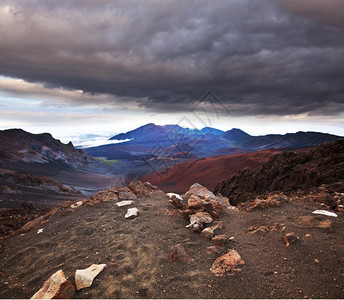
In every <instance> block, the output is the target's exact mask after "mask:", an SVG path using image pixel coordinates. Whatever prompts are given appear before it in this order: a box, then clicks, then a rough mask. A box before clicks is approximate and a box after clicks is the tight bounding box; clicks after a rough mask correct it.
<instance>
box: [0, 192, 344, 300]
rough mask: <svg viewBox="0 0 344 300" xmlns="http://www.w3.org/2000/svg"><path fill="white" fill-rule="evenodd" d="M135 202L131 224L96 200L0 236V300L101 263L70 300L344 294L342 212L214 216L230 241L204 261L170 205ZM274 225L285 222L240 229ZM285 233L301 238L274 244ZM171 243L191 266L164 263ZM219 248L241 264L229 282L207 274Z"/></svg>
mask: <svg viewBox="0 0 344 300" xmlns="http://www.w3.org/2000/svg"><path fill="white" fill-rule="evenodd" d="M132 206H133V205H132ZM134 206H135V207H137V208H138V209H139V210H140V215H139V217H137V218H135V219H133V220H126V219H124V215H125V212H126V209H127V208H125V207H117V206H116V205H115V202H113V201H110V202H101V203H98V204H96V205H94V206H81V207H79V208H77V209H75V212H74V213H69V214H67V213H63V214H62V215H61V214H56V215H55V216H53V217H52V218H51V219H49V220H48V222H46V223H45V224H43V225H40V226H39V227H36V228H33V229H32V230H31V231H30V232H28V233H26V234H25V235H23V236H20V235H14V236H11V237H9V238H7V239H5V241H4V243H5V246H6V248H5V254H3V255H2V256H1V257H0V259H1V261H0V271H1V273H0V279H1V289H0V297H1V298H29V297H31V296H32V295H33V294H34V293H35V292H36V291H37V290H38V289H39V288H40V287H41V286H42V284H43V283H44V281H45V280H46V279H47V278H49V277H50V276H51V275H52V274H53V273H54V272H55V271H57V270H59V269H62V270H63V271H64V272H65V274H66V276H68V277H69V280H71V281H72V282H73V281H74V278H73V276H74V272H75V270H76V269H78V268H86V267H88V266H90V265H91V264H93V263H106V264H107V267H106V268H105V270H104V271H103V272H102V273H101V274H100V275H99V276H98V277H97V278H96V279H95V281H94V283H93V286H92V287H90V288H87V289H84V290H81V291H79V292H77V293H76V298H306V297H311V298H344V286H343V282H344V258H343V253H344V235H343V229H344V226H343V223H344V221H343V215H342V214H340V215H339V217H338V218H331V217H325V216H321V215H313V214H312V213H311V212H312V211H313V210H315V209H320V208H321V207H320V205H319V204H316V203H313V202H312V203H311V202H309V203H307V202H306V203H303V202H283V203H282V204H281V206H280V207H278V208H269V209H266V210H260V209H257V210H252V211H251V212H245V211H226V212H221V213H220V220H222V221H223V222H224V224H225V228H223V229H221V230H220V231H219V234H227V235H229V236H233V237H234V240H232V241H230V242H229V243H228V244H227V245H226V246H218V247H219V249H220V253H219V254H218V255H216V256H209V255H207V254H206V253H205V252H204V249H205V248H206V247H208V246H211V245H212V244H211V242H210V241H209V240H207V239H205V238H202V237H201V236H200V235H199V234H198V233H193V232H191V231H190V230H188V229H186V228H185V225H186V224H187V223H188V222H187V220H186V219H184V218H183V217H182V216H180V215H179V214H173V213H172V211H173V210H174V209H175V207H174V206H173V205H172V204H171V203H169V202H168V198H167V197H166V196H165V195H164V194H163V193H162V192H159V191H157V192H153V194H152V195H151V196H149V197H144V198H139V199H138V200H135V204H134ZM273 223H281V224H284V225H281V226H280V227H279V230H275V231H271V232H267V233H259V232H257V233H256V234H250V233H248V232H247V230H248V228H249V227H251V226H253V225H255V226H258V227H259V226H262V225H269V224H273ZM283 227H285V229H284V231H283V232H281V229H282V228H283ZM38 229H43V232H42V233H40V234H37V230H38ZM287 232H294V233H295V234H296V235H297V236H299V237H300V239H299V240H298V241H297V242H295V243H294V244H291V245H290V246H289V247H286V245H285V243H284V241H283V236H284V235H285V233H287ZM306 234H310V235H311V236H310V237H306V236H305V235H306ZM177 243H183V245H184V248H185V249H186V251H187V252H188V254H189V255H190V257H192V258H193V259H194V261H193V262H191V263H185V262H178V261H175V262H170V261H169V252H170V247H171V246H173V245H175V244H177ZM227 249H235V250H236V251H238V253H239V254H240V255H241V257H242V258H243V260H244V261H245V263H246V264H245V265H244V266H243V267H242V270H241V271H240V272H238V273H236V275H234V276H227V275H225V276H223V277H216V276H214V275H213V274H212V273H211V272H210V268H211V266H212V263H213V261H214V260H215V258H216V257H218V256H220V255H222V254H223V253H225V252H226V251H227Z"/></svg>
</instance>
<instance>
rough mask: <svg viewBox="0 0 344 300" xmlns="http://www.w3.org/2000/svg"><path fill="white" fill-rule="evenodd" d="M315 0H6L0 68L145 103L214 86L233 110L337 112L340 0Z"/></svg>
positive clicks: (194, 96) (176, 104) (189, 100)
mask: <svg viewBox="0 0 344 300" xmlns="http://www.w3.org/2000/svg"><path fill="white" fill-rule="evenodd" d="M313 1H314V0H312V3H313ZM310 2H311V1H307V0H298V1H296V0H295V1H286V0H281V1H272V0H271V1H268V0H237V1H234V0H231V1H229V0H226V1H220V0H219V1H199V0H195V1H192V0H190V1H188V2H185V1H178V0H173V1H168V0H165V1H157V0H151V1H128V0H126V1H98V0H97V1H96V0H95V1H91V0H88V1H70V0H68V1H43V0H42V1H6V0H5V1H2V3H1V4H0V41H1V42H0V74H2V75H5V76H11V77H16V78H21V79H24V80H26V81H28V82H41V83H43V84H44V85H45V86H46V87H48V88H51V87H63V88H65V89H77V90H82V91H84V92H85V93H90V94H91V95H92V94H103V93H105V94H109V95H111V96H109V97H105V100H104V99H103V100H102V102H104V101H108V102H109V104H111V102H113V101H119V100H118V99H131V100H134V101H136V102H137V107H138V108H144V109H148V110H152V111H162V112H166V111H167V112H169V111H183V110H189V109H191V108H192V107H193V106H194V103H195V101H196V100H198V99H199V98H200V97H201V96H202V95H203V94H204V93H205V92H206V91H213V92H214V93H215V94H216V95H217V96H218V97H219V98H220V99H221V101H222V103H223V105H225V106H226V107H227V109H228V110H230V111H231V113H233V114H237V115H254V114H277V115H288V114H299V113H309V114H325V115H331V114H337V113H340V112H343V106H344V105H343V103H344V86H343V82H344V71H343V70H344V68H343V66H344V38H343V36H344V26H343V21H342V18H341V15H342V14H341V13H339V12H340V11H343V8H344V1H342V0H329V1H328V2H329V3H330V5H328V6H326V4H324V3H325V2H326V3H327V1H320V0H316V1H314V3H315V4H316V5H312V4H311V3H310ZM100 3H101V4H102V5H100ZM324 5H325V6H326V9H324V10H323V12H322V10H321V7H324ZM70 101H71V102H74V104H80V105H81V104H82V103H83V101H84V102H88V103H89V102H92V101H94V102H95V103H96V102H97V101H99V97H98V98H97V97H95V98H94V100H92V97H85V98H81V99H80V98H76V99H71V100H70Z"/></svg>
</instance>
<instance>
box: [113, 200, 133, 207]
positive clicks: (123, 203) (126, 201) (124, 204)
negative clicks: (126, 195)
mask: <svg viewBox="0 0 344 300" xmlns="http://www.w3.org/2000/svg"><path fill="white" fill-rule="evenodd" d="M132 203H134V201H133V200H125V201H121V202H117V203H116V205H117V206H127V205H130V204H132Z"/></svg>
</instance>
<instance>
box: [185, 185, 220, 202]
mask: <svg viewBox="0 0 344 300" xmlns="http://www.w3.org/2000/svg"><path fill="white" fill-rule="evenodd" d="M191 195H195V196H198V197H200V198H202V199H209V198H210V199H215V195H214V194H213V193H212V192H211V191H209V190H208V189H207V188H206V187H204V186H202V185H200V184H199V183H195V184H193V185H192V186H191V187H190V189H189V191H188V192H186V194H185V196H186V197H189V196H191Z"/></svg>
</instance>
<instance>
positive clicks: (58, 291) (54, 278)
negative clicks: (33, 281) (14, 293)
mask: <svg viewBox="0 0 344 300" xmlns="http://www.w3.org/2000/svg"><path fill="white" fill-rule="evenodd" d="M74 292H75V288H74V286H73V285H72V284H71V283H70V282H69V281H68V280H67V279H66V277H65V275H64V273H63V271H62V270H59V271H57V272H56V273H54V274H53V275H51V277H50V278H49V279H48V280H47V281H46V282H44V284H43V286H42V287H41V288H40V290H39V291H38V292H37V293H36V294H34V295H33V296H32V297H31V299H70V298H72V297H73V295H74Z"/></svg>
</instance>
